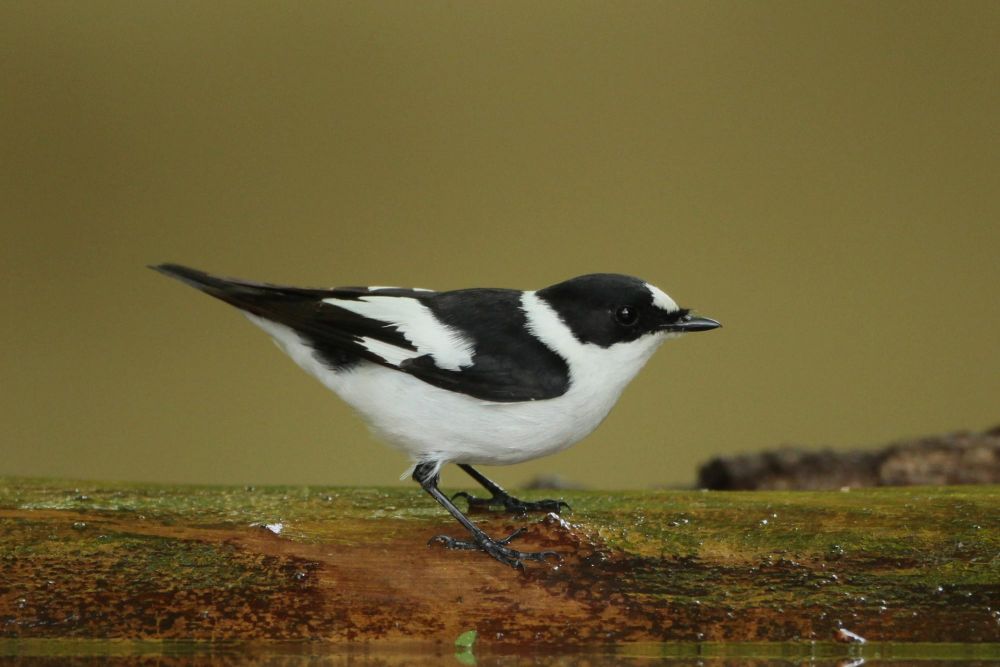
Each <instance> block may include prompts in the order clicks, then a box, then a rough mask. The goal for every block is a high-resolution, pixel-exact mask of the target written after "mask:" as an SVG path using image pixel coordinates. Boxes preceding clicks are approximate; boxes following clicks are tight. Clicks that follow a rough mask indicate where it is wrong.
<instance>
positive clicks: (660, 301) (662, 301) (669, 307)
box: [645, 283, 681, 313]
mask: <svg viewBox="0 0 1000 667" xmlns="http://www.w3.org/2000/svg"><path fill="white" fill-rule="evenodd" d="M645 285H646V289H648V290H649V293H650V294H652V295H653V305H654V306H656V307H657V308H662V309H663V310H665V311H667V312H668V313H672V312H675V311H678V310H680V309H681V308H680V306H678V305H677V302H676V301H674V300H673V299H671V298H670V297H669V296H668V295H667V293H666V292H664V291H663V290H661V289H660V288H659V287H656V286H655V285H650V284H649V283H645Z"/></svg>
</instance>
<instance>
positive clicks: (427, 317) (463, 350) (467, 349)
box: [323, 296, 474, 371]
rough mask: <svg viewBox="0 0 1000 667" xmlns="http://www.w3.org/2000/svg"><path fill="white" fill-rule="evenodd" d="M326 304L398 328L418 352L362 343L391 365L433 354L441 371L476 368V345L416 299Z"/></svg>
mask: <svg viewBox="0 0 1000 667" xmlns="http://www.w3.org/2000/svg"><path fill="white" fill-rule="evenodd" d="M323 302H324V303H328V304H330V305H331V306H337V307H338V308H343V309H344V310H349V311H351V312H352V313H357V314H358V315H361V316H362V317H367V318H369V319H372V320H379V321H381V322H385V323H386V325H387V326H394V327H396V328H397V329H398V330H399V332H400V333H401V334H402V335H403V337H404V338H406V340H408V341H409V342H410V343H412V344H413V346H414V347H416V348H417V350H416V352H414V351H413V350H407V349H406V348H401V347H398V346H395V345H391V344H389V343H384V342H381V341H376V340H373V339H370V338H365V339H363V340H362V343H363V344H364V345H365V347H367V348H368V349H369V350H371V351H372V352H374V353H375V354H378V355H379V356H380V357H382V358H383V359H385V360H386V361H388V362H389V363H392V364H396V365H397V366H398V365H399V364H400V363H402V362H403V361H405V360H406V359H412V358H414V357H420V356H423V355H425V354H429V355H431V357H432V358H433V359H434V363H435V364H436V365H437V366H438V367H440V368H444V369H447V370H451V371H457V370H460V369H461V368H462V367H463V366H471V365H472V355H473V353H474V348H473V345H472V341H470V340H469V339H468V338H466V337H465V336H463V335H462V333H461V332H460V331H458V330H456V329H453V328H452V327H449V326H448V325H446V324H443V323H441V322H440V321H439V320H438V319H437V318H436V317H434V313H432V312H431V310H430V309H429V308H427V306H425V305H424V304H422V303H420V301H418V300H416V299H411V298H408V297H399V296H363V297H359V298H358V299H323ZM375 348H378V349H379V350H382V351H381V352H380V351H378V350H377V349H375ZM390 348H391V349H390Z"/></svg>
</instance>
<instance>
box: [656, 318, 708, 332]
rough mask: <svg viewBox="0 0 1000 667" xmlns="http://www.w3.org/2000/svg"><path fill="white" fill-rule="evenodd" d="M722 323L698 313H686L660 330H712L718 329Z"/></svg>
mask: <svg viewBox="0 0 1000 667" xmlns="http://www.w3.org/2000/svg"><path fill="white" fill-rule="evenodd" d="M721 326H722V325H721V324H720V323H719V322H717V321H715V320H713V319H712V318H710V317H698V316H696V315H685V316H684V317H682V318H680V319H679V320H677V321H676V322H670V323H668V324H664V325H663V326H661V327H660V331H674V332H677V333H687V332H689V331H711V330H712V329H718V328H719V327H721Z"/></svg>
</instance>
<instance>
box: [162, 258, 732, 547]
mask: <svg viewBox="0 0 1000 667" xmlns="http://www.w3.org/2000/svg"><path fill="white" fill-rule="evenodd" d="M151 268H153V269H156V270H157V271H160V272H162V273H165V274H167V275H168V276H172V277H174V278H177V279H179V280H182V281H184V282H186V283H187V284H189V285H191V286H193V287H196V288H198V289H199V290H201V291H203V292H205V293H207V294H210V295H211V296H214V297H216V298H218V299H221V300H223V301H225V302H226V303H229V304H231V305H233V306H236V307H237V308H239V309H240V310H241V311H243V314H244V315H246V316H247V317H248V318H250V321H251V322H253V323H254V324H256V325H257V326H259V327H260V328H261V329H263V330H264V331H266V332H267V333H268V334H270V335H271V337H272V338H274V340H275V342H276V343H277V344H278V346H279V347H280V348H281V349H282V350H283V351H284V352H285V353H286V354H288V356H290V357H291V358H292V360H293V361H295V363H297V364H298V365H299V366H301V367H302V368H304V369H305V370H306V371H308V372H309V373H311V374H312V375H314V376H315V377H316V378H317V379H319V381H320V382H322V383H323V384H324V385H326V386H327V387H329V388H330V389H332V390H333V391H334V392H335V393H336V394H337V395H339V396H340V397H341V398H342V399H343V400H344V401H346V402H347V403H348V404H350V405H351V406H352V407H353V408H354V409H355V410H357V411H358V412H360V413H361V416H362V417H363V418H364V419H365V420H366V421H367V422H368V423H369V425H370V426H371V427H372V429H373V430H374V431H375V432H376V434H377V435H379V436H381V437H382V438H383V439H385V440H386V441H388V442H389V443H390V444H392V445H394V446H396V447H398V448H400V449H402V450H403V451H404V452H406V453H407V454H409V456H410V458H411V459H412V461H413V462H414V467H413V471H412V476H413V479H414V480H415V481H417V482H418V483H419V484H420V485H421V486H422V487H423V488H424V490H425V491H427V493H429V494H430V495H431V496H432V497H433V498H434V499H435V500H437V501H438V502H439V503H441V505H442V506H444V508H445V509H447V510H448V511H449V512H450V513H451V515H452V516H454V517H455V518H456V519H457V520H458V521H459V523H461V524H462V525H463V526H464V527H465V528H466V529H467V530H468V531H469V533H470V534H471V540H457V539H454V538H451V537H446V536H438V537H436V538H434V540H437V541H440V542H442V543H444V544H445V545H446V546H447V547H449V548H452V549H477V550H482V551H485V552H486V553H488V554H490V555H491V556H493V557H494V558H496V559H497V560H499V561H500V562H502V563H506V564H507V565H511V566H513V567H523V561H525V560H545V559H546V558H547V557H550V556H554V557H558V555H557V554H555V553H553V552H550V551H542V552H523V551H518V550H516V549H513V548H512V547H510V546H509V544H510V541H511V540H512V539H513V538H514V537H516V536H517V535H519V534H520V533H521V531H520V530H519V531H517V532H515V533H514V534H512V535H510V536H509V537H506V538H504V539H493V538H491V537H489V536H488V535H487V534H486V533H485V532H483V531H482V530H481V529H480V528H478V527H477V526H476V525H475V524H474V523H472V521H470V520H469V518H468V517H467V516H465V514H463V513H462V512H461V511H460V510H459V509H458V508H457V507H456V506H455V504H454V503H453V502H452V500H453V499H454V498H455V497H457V496H458V495H461V496H464V497H465V498H466V499H467V500H468V502H469V505H470V507H471V506H485V507H490V508H502V509H504V510H507V511H511V512H527V511H554V512H558V511H559V510H560V509H561V507H562V505H564V504H565V503H562V502H559V501H553V500H543V501H537V502H523V501H521V500H518V499H517V498H514V497H513V496H511V495H510V494H508V493H507V492H506V491H504V490H503V489H502V488H501V487H500V486H499V485H497V484H496V483H494V482H492V481H491V480H489V479H488V478H486V477H485V476H484V475H482V474H481V473H479V472H478V471H477V470H475V469H474V468H473V467H472V465H473V464H483V465H506V464H511V463H520V462H521V461H527V460H529V459H533V458H537V457H539V456H545V455H547V454H552V453H554V452H558V451H560V450H562V449H565V448H566V447H569V446H570V445H572V444H574V443H576V442H578V441H579V440H581V439H582V438H584V437H585V436H587V435H588V434H590V432H591V431H593V430H594V429H595V428H596V427H597V425H598V424H600V423H601V421H602V420H603V419H604V418H605V417H606V416H607V414H608V412H609V411H610V410H611V408H612V407H613V406H614V405H615V403H616V402H617V401H618V397H619V396H620V395H621V393H622V391H623V390H624V389H625V386H626V385H627V384H628V383H629V382H630V381H631V380H632V378H633V377H635V375H636V373H638V372H639V369H641V368H642V366H643V365H644V364H645V363H646V361H647V360H648V359H649V357H650V356H651V355H652V354H653V352H654V351H656V348H658V347H659V346H660V344H661V343H662V342H663V341H665V340H666V339H668V338H671V337H674V336H677V335H679V334H682V333H686V332H689V331H707V330H710V329H715V328H716V327H718V326H720V325H719V323H718V322H716V321H715V320H712V319H708V318H706V317H696V316H694V315H692V314H691V313H690V312H689V311H688V310H687V309H684V308H680V307H678V305H677V304H676V303H674V301H673V299H671V298H670V297H669V296H667V295H666V294H664V293H663V292H662V291H661V290H659V289H657V288H656V287H654V286H652V285H650V284H649V283H646V282H643V281H642V280H639V279H638V278H632V277H630V276H623V275H617V274H608V273H598V274H592V275H586V276H580V277H578V278H572V279H570V280H567V281H565V282H561V283H558V284H556V285H552V286H551V287H546V288H545V289H541V290H538V291H523V292H522V291H519V290H512V289H463V290H455V291H450V292H434V291H431V290H421V289H403V288H398V287H337V288H334V289H306V288H300V287H282V286H278V285H269V284H265V283H256V282H250V281H246V280H238V279H234V278H221V277H217V276H213V275H210V274H208V273H204V272H202V271H198V270H195V269H190V268H187V267H184V266H179V265H177V264H160V265H158V266H153V267H151ZM447 463H456V464H458V466H459V467H460V468H462V470H464V471H465V472H467V473H468V474H469V475H471V476H472V478H473V479H475V480H476V481H477V482H478V483H480V484H481V485H482V486H483V487H484V488H485V489H486V490H487V491H488V492H489V493H490V495H491V497H490V498H487V499H478V498H474V497H472V496H469V495H468V494H464V493H462V494H457V495H456V496H453V497H452V498H451V499H449V498H448V497H447V496H445V495H444V494H443V493H442V492H441V491H440V490H439V489H438V479H439V475H440V470H441V467H442V466H443V465H445V464H447ZM432 541H433V540H432Z"/></svg>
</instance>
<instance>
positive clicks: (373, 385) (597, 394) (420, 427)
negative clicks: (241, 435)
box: [247, 314, 665, 465]
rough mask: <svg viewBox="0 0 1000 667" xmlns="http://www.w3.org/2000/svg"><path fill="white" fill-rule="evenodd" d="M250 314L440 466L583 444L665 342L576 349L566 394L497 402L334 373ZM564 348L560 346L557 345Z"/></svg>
mask: <svg viewBox="0 0 1000 667" xmlns="http://www.w3.org/2000/svg"><path fill="white" fill-rule="evenodd" d="M247 316H248V317H249V318H250V320H251V321H252V322H253V323H254V324H256V325H258V326H259V327H261V328H262V329H264V330H265V331H267V333H269V334H270V335H271V336H272V337H273V338H274V339H275V342H276V343H277V344H278V346H279V347H280V348H281V349H282V350H284V352H285V353H286V354H288V355H289V356H290V357H291V358H292V359H293V360H294V361H295V362H296V363H297V364H298V365H299V366H301V367H302V368H304V369H305V370H306V371H308V372H309V373H310V374H311V375H313V376H315V377H316V378H317V379H319V381H320V382H322V383H323V384H324V385H326V386H327V387H329V388H330V389H332V390H333V391H334V392H336V393H337V395H338V396H340V397H341V398H342V399H343V400H344V401H346V402H347V403H348V404H349V405H351V407H353V408H354V409H355V410H357V411H358V412H359V413H360V414H361V416H362V417H364V419H365V421H367V422H368V424H369V426H371V428H372V430H373V431H374V432H375V433H376V434H377V435H378V436H380V437H381V438H383V439H384V440H386V441H387V442H388V443H389V444H391V445H393V446H395V447H398V448H399V449H402V450H403V451H405V452H406V453H408V454H409V455H410V457H411V458H412V459H413V460H414V461H418V462H419V461H436V462H440V463H442V464H444V463H470V464H484V465H496V464H500V465H503V464H510V463H519V462H521V461H526V460H528V459H533V458H536V457H539V456H545V455H546V454H552V453H554V452H557V451H559V450H561V449H565V448H566V447H569V446H570V445H572V444H574V443H576V442H578V441H580V440H581V439H582V438H584V437H586V436H587V435H589V434H590V433H591V432H592V431H593V430H594V429H595V428H597V426H598V425H599V424H600V423H601V422H602V421H603V420H604V418H605V417H606V416H607V415H608V412H610V411H611V408H612V407H614V404H615V403H616V402H617V401H618V397H619V396H621V393H622V391H623V390H624V389H625V387H626V385H628V383H629V382H630V381H631V380H632V378H633V377H635V374H636V373H638V372H639V370H640V369H641V368H642V366H643V365H644V364H645V363H646V361H647V360H648V359H649V357H650V356H651V355H652V354H653V352H654V351H656V348H657V347H659V345H660V343H662V342H663V340H664V339H665V336H663V335H649V336H646V337H644V338H642V339H640V340H639V341H635V342H633V343H632V344H630V345H627V346H620V345H619V346H613V347H610V348H599V347H597V346H592V345H579V344H576V345H578V348H577V349H576V351H575V353H574V354H573V355H572V357H573V359H574V360H575V361H574V363H573V364H571V365H570V386H569V389H568V390H567V391H566V393H565V394H563V395H562V396H558V397H556V398H550V399H545V400H539V401H522V402H515V403H498V402H489V401H483V400H480V399H478V398H473V397H471V396H467V395H465V394H461V393H457V392H452V391H448V390H446V389H441V388H438V387H435V386H433V385H430V384H427V383H426V382H423V381H422V380H418V379H417V378H415V377H413V376H412V375H408V374H407V373H405V372H403V371H398V370H394V369H391V368H386V367H384V366H380V365H378V364H374V363H371V362H368V361H362V362H360V363H358V364H357V365H355V366H353V367H352V368H350V369H348V370H343V371H337V372H334V371H331V370H330V369H329V368H327V367H326V366H325V365H324V364H323V363H321V362H320V361H318V360H317V359H316V357H315V355H314V354H313V352H312V349H311V348H309V347H308V346H307V345H305V344H304V343H303V342H302V340H301V339H300V338H299V337H298V335H297V334H295V332H293V331H292V330H291V329H289V328H287V327H285V326H283V325H280V324H275V323H274V322H270V321H268V320H264V319H262V318H259V317H256V316H254V315H250V314H248V315H247ZM546 342H548V341H546ZM562 344H563V345H566V344H571V343H565V342H563V343H562ZM559 346H560V345H559V341H556V342H555V344H553V347H554V348H556V349H558V348H559Z"/></svg>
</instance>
